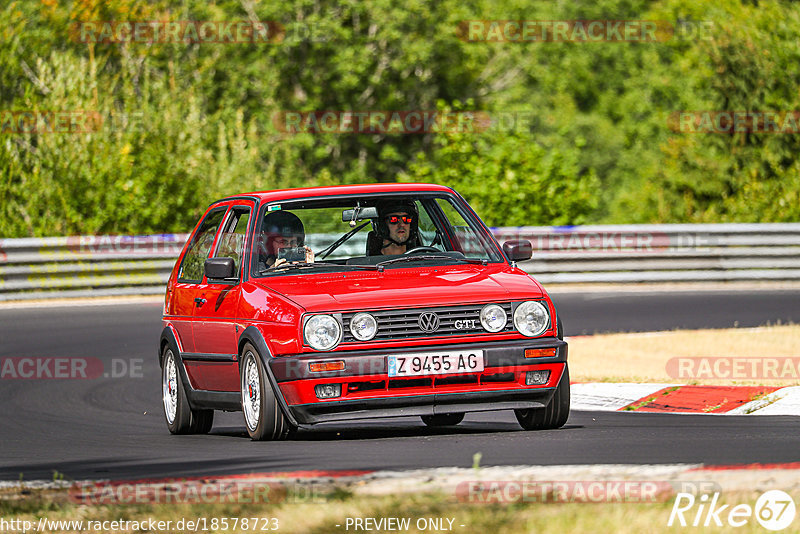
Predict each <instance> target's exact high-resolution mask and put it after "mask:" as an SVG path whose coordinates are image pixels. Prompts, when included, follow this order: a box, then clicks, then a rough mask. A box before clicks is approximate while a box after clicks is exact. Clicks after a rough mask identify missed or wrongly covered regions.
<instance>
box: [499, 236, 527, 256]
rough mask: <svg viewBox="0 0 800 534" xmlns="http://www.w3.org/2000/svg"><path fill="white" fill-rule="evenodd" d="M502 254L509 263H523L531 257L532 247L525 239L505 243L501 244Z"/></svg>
mask: <svg viewBox="0 0 800 534" xmlns="http://www.w3.org/2000/svg"><path fill="white" fill-rule="evenodd" d="M503 252H505V253H506V256H508V259H510V260H511V261H525V260H529V259H531V257H532V256H533V247H532V246H531V242H530V241H528V240H527V239H520V240H518V241H506V242H505V243H503Z"/></svg>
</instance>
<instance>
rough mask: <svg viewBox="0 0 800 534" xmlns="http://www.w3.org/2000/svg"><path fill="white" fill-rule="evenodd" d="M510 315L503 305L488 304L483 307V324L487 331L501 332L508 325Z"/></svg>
mask: <svg viewBox="0 0 800 534" xmlns="http://www.w3.org/2000/svg"><path fill="white" fill-rule="evenodd" d="M506 323H508V316H507V315H506V311H505V310H504V309H503V307H502V306H500V305H498V304H487V305H486V306H484V307H483V308H482V309H481V326H483V329H484V330H486V331H487V332H499V331H501V330H502V329H503V328H505V327H506Z"/></svg>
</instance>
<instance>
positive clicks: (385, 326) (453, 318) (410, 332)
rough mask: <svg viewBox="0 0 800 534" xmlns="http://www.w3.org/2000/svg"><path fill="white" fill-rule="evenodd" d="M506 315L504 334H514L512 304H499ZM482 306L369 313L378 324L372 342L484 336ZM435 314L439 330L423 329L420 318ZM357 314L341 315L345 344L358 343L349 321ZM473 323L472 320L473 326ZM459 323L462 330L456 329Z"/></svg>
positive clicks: (472, 305)
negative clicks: (470, 335)
mask: <svg viewBox="0 0 800 534" xmlns="http://www.w3.org/2000/svg"><path fill="white" fill-rule="evenodd" d="M498 304H500V306H502V307H503V309H504V310H505V312H506V316H507V317H508V322H507V323H506V327H505V328H504V329H503V330H501V333H502V332H512V331H514V320H513V317H512V316H511V303H510V302H503V303H498ZM483 306H484V305H483V304H471V305H468V306H440V307H436V308H412V309H404V310H369V311H368V313H370V314H372V315H373V316H374V317H375V320H376V321H377V322H378V333H377V334H376V335H375V337H374V338H373V340H378V339H379V340H389V339H406V338H415V337H441V336H457V335H463V334H485V333H486V330H484V329H483V327H482V326H481V320H480V312H481V308H483ZM430 312H433V313H435V314H436V315H437V317H438V318H439V327H438V328H437V329H436V330H435V331H433V332H426V331H423V330H422V328H420V325H419V317H420V315H421V314H423V313H430ZM356 313H358V312H350V313H343V314H342V322H343V323H344V338H343V339H342V341H343V342H344V343H355V342H357V340H356V339H355V338H354V337H353V334H351V333H350V320H351V319H352V318H353V316H354V315H355V314H356ZM470 321H473V322H472V323H470ZM457 322H459V326H461V328H456V323H457Z"/></svg>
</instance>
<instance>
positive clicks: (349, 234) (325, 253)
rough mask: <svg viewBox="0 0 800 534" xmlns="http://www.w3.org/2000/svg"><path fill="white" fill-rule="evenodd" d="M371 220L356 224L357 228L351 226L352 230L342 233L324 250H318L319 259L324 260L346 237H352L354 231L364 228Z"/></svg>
mask: <svg viewBox="0 0 800 534" xmlns="http://www.w3.org/2000/svg"><path fill="white" fill-rule="evenodd" d="M371 222H372V221H367V222H365V223H364V224H362V225H361V226H358V227H357V228H353V229H352V230H350V231H349V232H347V233H346V234H344V235H343V236H342V237H340V238H339V239H337V240H336V241H334V242H333V244H332V245H330V246H329V247H328V248H326V249H325V250H321V251H320V252H319V259H321V260H324V259H325V258H327V257H328V256H330V255H331V253H333V251H334V250H336V249H337V248H339V247H340V246H341V245H342V244H343V243H344V242H345V241H347V240H348V239H350V238H351V237H353V236H354V235H355V234H356V232H358V231H359V230H361V229H362V228H364V227H365V226H366V225H368V224H370V223H371Z"/></svg>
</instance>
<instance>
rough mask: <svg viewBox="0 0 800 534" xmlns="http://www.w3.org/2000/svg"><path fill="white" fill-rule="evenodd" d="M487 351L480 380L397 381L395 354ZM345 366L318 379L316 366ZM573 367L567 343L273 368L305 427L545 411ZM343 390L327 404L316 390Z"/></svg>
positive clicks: (284, 363) (300, 359)
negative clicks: (528, 380) (532, 379)
mask: <svg viewBox="0 0 800 534" xmlns="http://www.w3.org/2000/svg"><path fill="white" fill-rule="evenodd" d="M542 348H555V349H556V354H555V356H552V357H538V358H525V356H524V352H525V349H542ZM466 350H482V351H483V354H484V370H483V371H481V372H477V373H466V374H448V375H427V376H421V377H420V376H416V377H402V378H401V377H393V378H390V377H389V376H388V375H387V368H386V367H387V363H386V362H387V356H388V355H390V354H395V355H396V354H404V353H418V352H426V351H436V352H448V351H450V352H458V351H466ZM334 360H335V361H344V362H345V368H344V370H342V371H332V372H321V373H312V372H311V371H309V366H308V364H309V363H312V362H314V363H316V362H328V361H334ZM566 362H567V343H566V342H564V341H562V340H560V339H557V338H552V337H551V338H535V339H528V340H526V339H520V340H514V341H498V342H484V343H461V344H453V345H437V346H429V347H408V348H393V349H386V350H380V351H377V350H371V351H368V352H367V351H348V352H334V353H314V354H308V355H303V356H292V357H286V358H274V359H272V360H271V361H270V368H271V370H272V373H273V375H274V376H275V379H276V381H277V383H278V386H279V388H280V390H281V393H282V395H283V397H284V399H285V400H286V402H287V404H288V407H289V409H290V410H291V411H292V413H293V415H294V416H295V418H296V419H297V421H298V422H299V423H304V424H312V423H320V422H325V421H342V420H351V419H367V418H375V417H393V416H408V415H434V414H441V413H452V412H479V411H489V410H507V409H528V408H541V407H544V406H545V405H547V403H548V402H550V399H551V398H552V396H553V394H554V392H555V388H556V386H557V385H558V382H559V380H560V379H561V375H562V373H563V370H564V367H565V365H566ZM538 370H549V371H550V377H549V380H548V381H547V382H546V383H545V384H542V385H538V386H527V385H525V373H526V372H527V371H538ZM318 384H341V385H342V395H341V396H340V397H337V398H335V399H326V400H320V399H318V398H317V396H316V393H315V389H314V387H315V386H316V385H318Z"/></svg>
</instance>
